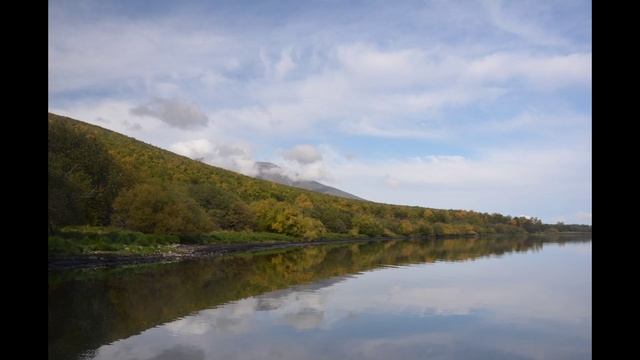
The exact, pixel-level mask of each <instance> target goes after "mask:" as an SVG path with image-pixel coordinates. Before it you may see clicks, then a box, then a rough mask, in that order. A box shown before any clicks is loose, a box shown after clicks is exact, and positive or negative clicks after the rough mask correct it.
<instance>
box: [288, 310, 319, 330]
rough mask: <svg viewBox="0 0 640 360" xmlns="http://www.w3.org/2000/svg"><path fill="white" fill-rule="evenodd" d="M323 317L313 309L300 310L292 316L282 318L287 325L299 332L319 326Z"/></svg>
mask: <svg viewBox="0 0 640 360" xmlns="http://www.w3.org/2000/svg"><path fill="white" fill-rule="evenodd" d="M323 317H324V312H323V311H318V310H315V309H302V310H301V311H299V312H297V313H294V314H286V315H285V316H284V319H285V321H286V322H287V324H289V325H291V326H293V327H294V328H296V329H299V330H307V329H313V328H317V327H319V326H320V324H321V323H322V319H323Z"/></svg>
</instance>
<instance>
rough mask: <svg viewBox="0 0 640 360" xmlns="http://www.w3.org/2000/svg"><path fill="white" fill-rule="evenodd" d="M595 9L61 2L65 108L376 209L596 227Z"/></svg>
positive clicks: (52, 4)
mask: <svg viewBox="0 0 640 360" xmlns="http://www.w3.org/2000/svg"><path fill="white" fill-rule="evenodd" d="M591 52H592V50H591V2H590V1H496V0H487V1H393V2H390V1H331V0H327V1H309V2H300V1H206V2H205V1H203V2H198V1H193V2H173V1H171V2H170V1H153V2H149V1H121V2H113V1H84V2H76V1H57V0H50V1H49V110H50V111H52V112H55V113H59V114H63V115H68V116H72V117H75V118H78V119H80V120H84V121H87V122H90V123H93V124H96V125H99V126H102V127H105V128H109V129H112V130H115V131H119V132H122V133H125V134H127V135H129V136H133V137H135V138H138V139H141V140H143V141H145V142H148V143H152V144H155V145H157V146H161V147H163V148H166V149H169V150H172V151H175V152H178V153H181V154H183V155H187V156H190V157H194V158H196V157H197V158H203V159H204V160H205V161H207V162H208V163H211V164H213V165H217V166H221V167H225V168H228V169H232V170H236V171H239V172H242V173H244V174H247V175H253V174H255V168H254V166H253V164H254V162H255V161H271V162H274V163H277V164H279V165H281V166H282V167H283V168H284V169H286V170H285V171H286V172H287V173H288V174H289V175H290V176H294V177H298V178H301V179H310V180H318V181H321V182H323V183H325V184H328V185H331V186H335V187H338V188H340V189H343V190H345V191H348V192H351V193H353V194H356V195H358V196H361V197H364V198H366V199H370V200H373V201H379V202H385V203H396V204H410V205H421V206H428V207H436V208H456V209H471V210H477V211H487V212H500V213H504V214H509V215H515V216H519V215H526V216H535V217H538V218H541V219H542V220H543V221H545V222H556V221H564V222H570V223H589V224H590V223H591V151H592V150H591V149H592V147H591V96H592V95H591V94H592V88H591V67H592V54H591Z"/></svg>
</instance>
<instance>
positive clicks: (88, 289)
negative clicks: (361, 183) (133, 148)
mask: <svg viewBox="0 0 640 360" xmlns="http://www.w3.org/2000/svg"><path fill="white" fill-rule="evenodd" d="M591 253H592V252H591V240H590V238H582V237H577V238H571V239H568V240H567V239H562V240H558V239H555V240H540V239H537V240H534V239H522V238H511V239H448V240H404V241H379V242H368V243H362V242H360V243H354V244H341V245H337V244H336V245H322V246H312V247H306V248H297V249H289V250H279V251H274V252H261V253H245V254H236V255H227V256H222V257H215V258H208V259H200V260H196V261H189V262H182V263H174V264H158V265H144V266H134V267H127V268H117V269H102V270H74V271H62V272H51V273H50V274H49V358H50V359H131V360H133V359H137V360H143V359H154V360H160V359H175V360H181V359H590V358H591V357H592V355H591V333H592V325H591V319H592V318H591V306H592V303H591V292H592V285H591V272H592V265H591Z"/></svg>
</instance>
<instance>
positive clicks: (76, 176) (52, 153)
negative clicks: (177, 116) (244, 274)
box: [48, 113, 590, 239]
mask: <svg viewBox="0 0 640 360" xmlns="http://www.w3.org/2000/svg"><path fill="white" fill-rule="evenodd" d="M48 128H49V136H48V150H49V154H48V155H49V163H48V167H49V181H48V186H49V196H48V197H49V199H48V208H49V219H48V220H49V231H50V233H55V232H56V231H57V230H58V229H59V228H61V227H64V226H67V225H93V226H111V227H116V228H122V229H128V230H133V231H138V232H142V233H150V234H166V235H178V236H193V235H198V234H207V233H210V232H212V231H215V230H229V231H266V232H273V233H280V234H286V235H290V236H294V237H297V238H308V239H314V238H318V237H321V236H324V235H325V234H327V233H338V234H349V235H368V236H381V235H386V236H393V235H456V234H458V235H462V234H480V233H525V232H540V231H545V230H550V229H551V230H556V231H558V230H559V231H580V230H589V231H590V226H581V225H544V224H542V223H541V222H540V220H538V219H535V218H533V219H528V218H524V217H515V218H513V217H510V216H503V215H500V214H486V213H478V212H472V211H463V210H440V209H430V208H423V207H417V206H402V205H388V204H380V203H374V202H370V201H364V200H358V199H348V198H344V197H336V196H332V195H327V194H321V193H317V192H313V191H308V190H304V189H300V188H296V187H291V186H287V185H282V184H277V183H274V182H271V181H266V180H261V179H255V178H251V177H248V176H244V175H241V174H238V173H235V172H232V171H228V170H224V169H221V168H217V167H214V166H210V165H207V164H204V163H201V162H199V161H196V160H191V159H189V158H186V157H184V156H180V155H177V154H174V153H172V152H169V151H167V150H163V149H160V148H158V147H155V146H153V145H149V144H146V143H143V142H141V141H138V140H136V139H134V138H131V137H127V136H125V135H122V134H119V133H116V132H114V131H110V130H107V129H103V128H101V127H98V126H94V125H90V124H87V123H84V122H81V121H78V120H74V119H71V118H68V117H63V116H59V115H55V114H51V113H49V115H48Z"/></svg>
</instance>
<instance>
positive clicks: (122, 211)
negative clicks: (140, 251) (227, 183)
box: [113, 182, 214, 235]
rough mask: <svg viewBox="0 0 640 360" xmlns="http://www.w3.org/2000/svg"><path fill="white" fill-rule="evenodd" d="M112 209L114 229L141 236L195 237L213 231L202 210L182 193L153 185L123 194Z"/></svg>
mask: <svg viewBox="0 0 640 360" xmlns="http://www.w3.org/2000/svg"><path fill="white" fill-rule="evenodd" d="M113 209H114V214H113V224H114V225H116V226H120V227H123V228H126V229H131V230H137V231H141V232H144V233H155V234H172V235H195V234H201V233H206V232H209V231H211V230H213V227H214V224H213V222H212V221H211V219H210V218H209V217H208V216H207V214H206V212H205V211H204V209H202V207H200V206H199V205H198V203H197V202H196V201H195V200H193V199H192V198H190V197H188V196H187V195H186V193H185V192H183V191H177V190H176V189H173V188H171V187H170V186H167V185H165V184H161V183H157V182H150V183H143V184H139V185H136V186H134V187H132V188H131V189H128V190H125V191H123V192H122V193H121V194H120V195H119V196H118V197H117V198H116V200H115V202H114V204H113Z"/></svg>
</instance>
